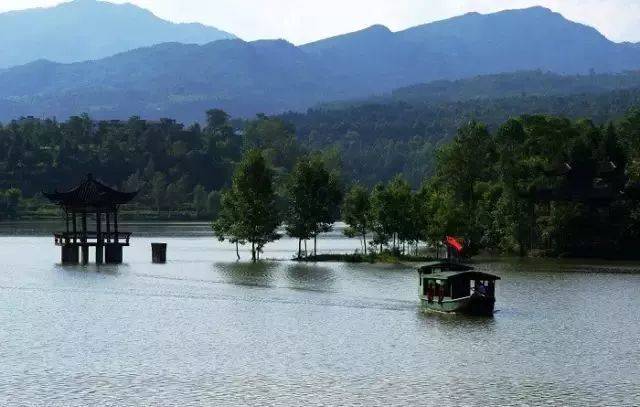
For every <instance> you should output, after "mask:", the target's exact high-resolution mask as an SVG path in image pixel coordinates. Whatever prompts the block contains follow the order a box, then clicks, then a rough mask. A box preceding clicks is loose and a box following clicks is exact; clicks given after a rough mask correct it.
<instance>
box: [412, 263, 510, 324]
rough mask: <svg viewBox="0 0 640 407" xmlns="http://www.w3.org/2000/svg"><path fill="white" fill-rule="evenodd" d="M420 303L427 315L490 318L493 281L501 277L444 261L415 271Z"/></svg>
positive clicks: (492, 310) (493, 293)
mask: <svg viewBox="0 0 640 407" xmlns="http://www.w3.org/2000/svg"><path fill="white" fill-rule="evenodd" d="M418 274H419V276H420V302H421V304H422V308H423V309H424V310H426V311H436V312H444V313H459V314H466V315H477V316H490V315H493V312H494V306H495V302H496V298H495V291H496V290H495V288H496V281H497V280H500V277H498V276H494V275H492V274H488V273H482V272H479V271H476V270H475V269H474V268H473V267H471V266H467V265H464V264H460V263H456V262H452V261H448V260H444V261H437V262H433V263H429V264H426V265H424V266H422V267H420V268H419V269H418Z"/></svg>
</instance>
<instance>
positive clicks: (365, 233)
mask: <svg viewBox="0 0 640 407" xmlns="http://www.w3.org/2000/svg"><path fill="white" fill-rule="evenodd" d="M362 241H363V242H364V255H365V256H366V255H367V232H364V233H363V234H362Z"/></svg>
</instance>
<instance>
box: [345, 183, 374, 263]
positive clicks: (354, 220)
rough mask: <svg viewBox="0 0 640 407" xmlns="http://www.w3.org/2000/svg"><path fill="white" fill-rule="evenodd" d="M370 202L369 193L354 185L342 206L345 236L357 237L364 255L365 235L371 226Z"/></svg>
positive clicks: (365, 248) (365, 247) (365, 246)
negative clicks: (345, 226) (345, 227)
mask: <svg viewBox="0 0 640 407" xmlns="http://www.w3.org/2000/svg"><path fill="white" fill-rule="evenodd" d="M371 218H372V215H371V202H370V197H369V191H367V190H366V189H365V188H363V187H362V186H360V185H354V186H352V187H351V189H350V190H349V191H348V192H347V194H346V195H345V197H344V202H343V204H342V219H343V220H344V221H345V223H346V224H347V226H348V228H347V229H345V235H347V236H349V237H354V236H359V237H360V239H361V240H362V246H363V248H364V254H365V255H366V254H367V233H368V232H369V231H370V230H371V226H372V219H371Z"/></svg>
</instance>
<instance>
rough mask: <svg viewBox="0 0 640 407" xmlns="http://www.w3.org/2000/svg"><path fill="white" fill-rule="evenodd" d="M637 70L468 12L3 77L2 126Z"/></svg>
mask: <svg viewBox="0 0 640 407" xmlns="http://www.w3.org/2000/svg"><path fill="white" fill-rule="evenodd" d="M87 1H88V0H87ZM114 35H115V34H114ZM127 38H137V37H136V36H132V35H128V36H127ZM11 49H12V50H14V49H20V47H12V48H11ZM74 49H83V47H75V48H74ZM630 69H636V70H637V69H640V47H638V46H636V45H634V44H619V43H615V42H612V41H610V40H608V39H607V38H605V37H604V36H603V35H601V34H600V33H599V32H598V31H596V30H595V29H593V28H590V27H586V26H584V25H581V24H577V23H574V22H572V21H569V20H567V19H565V18H564V17H562V16H561V15H560V14H557V13H554V12H552V11H551V10H548V9H544V8H540V7H535V8H530V9H523V10H508V11H503V12H500V13H494V14H488V15H480V14H477V13H472V14H466V15H463V16H459V17H456V18H453V19H449V20H445V21H440V22H435V23H430V24H426V25H422V26H418V27H414V28H411V29H408V30H405V31H400V32H391V31H390V30H389V29H388V28H386V27H383V26H374V27H371V28H369V29H366V30H363V31H360V32H355V33H349V34H345V35H342V36H339V37H335V38H329V39H326V40H321V41H317V42H314V43H312V44H307V45H303V46H295V45H293V44H291V43H288V42H286V41H283V40H265V41H254V42H245V41H241V40H222V41H216V42H212V43H208V44H203V45H193V44H180V43H175V42H174V43H165V44H159V45H155V46H151V47H146V48H138V49H135V50H130V51H128V52H125V53H122V54H117V55H113V56H110V57H107V58H103V59H98V60H92V61H87V62H79V63H72V64H60V63H53V62H50V61H43V60H39V61H36V62H32V63H29V64H26V65H22V66H17V67H13V68H10V69H6V70H3V71H0V120H2V121H7V120H11V119H13V118H15V117H17V116H29V115H32V116H35V117H60V118H66V117H69V116H72V115H80V114H82V113H83V112H88V113H90V114H91V115H92V117H94V118H96V119H121V118H124V117H130V116H140V117H142V118H145V119H150V120H155V119H160V118H162V117H172V118H175V119H176V120H178V121H182V122H187V123H191V122H194V121H197V120H202V114H201V112H202V111H204V110H206V109H209V108H219V109H223V110H225V111H227V112H229V113H230V114H232V115H233V116H235V117H238V116H241V117H245V118H246V117H252V116H254V115H255V114H256V113H267V114H276V113H282V112H286V111H289V110H293V111H304V110H305V109H307V108H309V107H312V106H315V105H317V104H318V103H323V102H332V101H338V100H349V99H354V98H365V97H369V96H371V95H375V94H384V93H387V92H391V91H393V90H394V89H397V88H398V87H403V86H411V85H415V84H418V83H426V82H431V81H437V80H456V79H463V78H470V77H475V76H477V75H487V74H498V73H505V72H507V73H508V72H516V71H521V70H528V71H531V70H541V71H544V72H547V71H550V72H555V73H556V74H566V75H573V74H583V75H587V76H585V77H582V78H577V77H573V78H569V79H568V80H567V81H565V80H564V79H562V78H554V77H551V76H548V77H544V76H540V75H539V76H538V77H535V75H534V76H533V77H530V78H528V79H527V78H524V77H522V76H518V75H516V76H515V77H514V78H513V79H512V80H511V82H509V78H508V77H507V76H504V77H501V78H502V79H498V80H497V82H495V83H492V82H491V80H487V79H479V80H478V81H475V82H474V81H471V82H463V83H458V84H443V83H442V82H437V83H434V84H431V85H426V87H423V86H418V87H416V88H412V89H405V90H400V91H397V92H396V93H395V94H394V96H392V99H397V100H408V101H410V102H411V103H414V101H415V99H416V98H417V99H421V98H422V96H423V95H427V96H429V97H428V99H430V100H435V99H439V100H444V101H455V100H461V99H463V100H466V99H473V98H476V97H478V96H480V95H482V94H484V95H486V96H488V97H498V96H499V97H505V96H514V95H520V94H521V93H522V92H528V93H532V94H540V95H549V94H563V95H566V94H573V93H575V92H585V91H589V92H593V91H606V90H612V89H621V88H628V87H633V86H636V83H637V78H636V77H635V76H634V75H633V74H631V75H627V76H624V75H623V76H619V77H618V76H615V77H609V78H607V77H605V76H604V75H603V76H598V75H595V74H597V73H602V74H604V73H619V72H624V71H626V70H630ZM590 72H591V73H593V74H594V75H588V74H589V73H590ZM636 76H637V75H636ZM503 79H504V81H502V82H500V81H501V80H503ZM527 81H528V82H532V83H527ZM558 83H563V84H565V85H566V86H564V85H560V86H557V87H556V86H555V85H556V84H558ZM442 86H444V87H445V89H444V90H442V91H439V90H438V89H439V88H440V87H442ZM501 88H504V92H503V91H502V90H501ZM519 88H520V90H519Z"/></svg>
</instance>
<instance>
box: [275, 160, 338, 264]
mask: <svg viewBox="0 0 640 407" xmlns="http://www.w3.org/2000/svg"><path fill="white" fill-rule="evenodd" d="M287 196H288V200H289V210H288V212H287V233H288V234H289V235H290V236H292V237H297V238H298V256H299V257H300V256H301V252H302V248H301V241H302V240H303V239H304V240H308V239H309V238H313V241H314V243H313V253H314V255H317V237H318V235H319V234H320V233H326V232H328V231H330V230H331V228H332V227H333V224H334V222H335V221H336V220H338V218H339V205H340V201H341V200H342V191H341V188H340V183H339V181H338V177H337V176H336V175H335V174H333V173H330V172H329V171H327V169H326V168H325V166H324V162H323V160H322V159H321V158H320V157H318V156H315V157H312V158H306V157H305V158H303V159H301V160H299V161H298V162H297V163H296V165H295V166H294V169H293V171H292V174H291V176H290V177H289V182H288V184H287Z"/></svg>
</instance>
